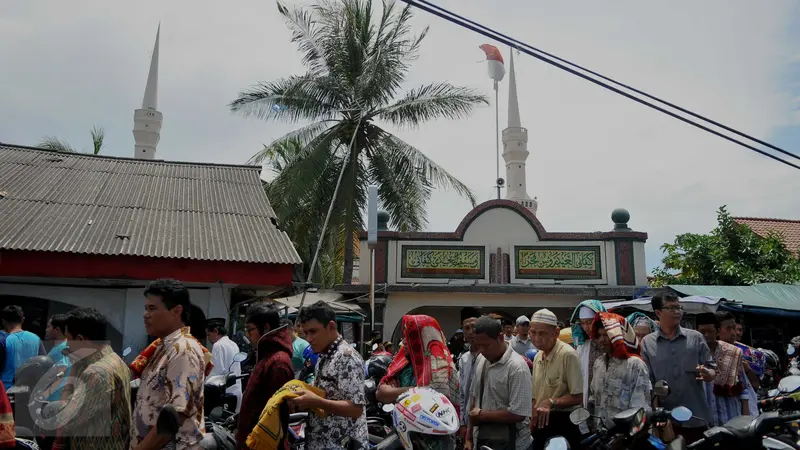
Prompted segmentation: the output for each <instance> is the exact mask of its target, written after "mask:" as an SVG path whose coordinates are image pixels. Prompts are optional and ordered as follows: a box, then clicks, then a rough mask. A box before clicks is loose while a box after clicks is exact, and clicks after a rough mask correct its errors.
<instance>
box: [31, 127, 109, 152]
mask: <svg viewBox="0 0 800 450" xmlns="http://www.w3.org/2000/svg"><path fill="white" fill-rule="evenodd" d="M91 134H92V149H93V151H94V154H95V155H99V154H100V151H101V150H102V149H103V139H104V138H105V131H103V128H102V127H100V128H98V127H96V126H94V127H92V131H91ZM39 147H41V148H46V149H48V150H55V151H57V152H64V153H78V151H77V150H75V149H74V148H73V147H72V146H71V145H69V143H68V142H67V141H63V140H61V139H59V138H57V137H53V136H45V137H44V138H43V139H42V141H41V142H39Z"/></svg>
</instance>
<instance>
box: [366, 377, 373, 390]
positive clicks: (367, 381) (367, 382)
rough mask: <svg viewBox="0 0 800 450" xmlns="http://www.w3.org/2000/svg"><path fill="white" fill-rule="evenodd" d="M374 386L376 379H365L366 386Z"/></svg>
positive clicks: (370, 387)
mask: <svg viewBox="0 0 800 450" xmlns="http://www.w3.org/2000/svg"><path fill="white" fill-rule="evenodd" d="M374 387H375V381H373V380H372V379H371V378H370V379H369V380H366V381H364V388H366V389H372V388H374Z"/></svg>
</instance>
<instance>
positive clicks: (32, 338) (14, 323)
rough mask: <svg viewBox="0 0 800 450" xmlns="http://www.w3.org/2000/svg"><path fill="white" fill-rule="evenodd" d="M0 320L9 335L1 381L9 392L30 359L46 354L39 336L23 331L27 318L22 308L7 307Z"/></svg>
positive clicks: (6, 340)
mask: <svg viewBox="0 0 800 450" xmlns="http://www.w3.org/2000/svg"><path fill="white" fill-rule="evenodd" d="M0 319H2V322H3V329H4V330H5V332H6V333H8V335H6V336H5V345H3V347H4V352H3V353H4V358H3V360H2V362H3V366H2V370H0V380H1V381H2V382H3V385H4V386H5V387H6V389H7V390H8V389H11V388H12V387H14V374H15V373H16V372H17V369H18V368H19V367H20V366H21V365H22V364H23V363H25V361H27V360H28V358H32V357H34V356H37V355H44V354H46V353H45V351H44V345H42V340H41V339H39V336H37V335H35V334H33V333H31V332H30V331H23V329H22V322H23V321H24V320H25V316H24V314H23V313H22V308H21V307H19V306H17V305H9V306H6V307H5V308H3V311H2V312H0Z"/></svg>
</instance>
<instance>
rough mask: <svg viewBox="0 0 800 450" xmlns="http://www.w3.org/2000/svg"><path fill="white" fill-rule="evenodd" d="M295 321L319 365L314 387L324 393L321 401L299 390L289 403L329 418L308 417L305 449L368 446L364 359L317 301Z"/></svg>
mask: <svg viewBox="0 0 800 450" xmlns="http://www.w3.org/2000/svg"><path fill="white" fill-rule="evenodd" d="M297 321H298V322H299V323H300V326H301V327H302V328H303V331H304V332H305V335H306V337H305V339H306V340H307V341H308V343H309V344H310V345H311V349H312V350H313V351H314V353H318V354H319V362H318V363H317V367H316V369H315V371H314V386H316V387H318V388H320V389H322V390H324V391H325V398H321V397H319V396H317V395H316V394H314V393H313V392H311V391H301V394H300V396H299V397H297V398H295V399H292V400H290V404H291V405H293V406H294V407H295V408H298V409H301V410H310V409H314V408H320V409H322V410H324V411H325V412H326V413H327V414H328V415H327V416H326V417H325V418H321V417H319V416H317V415H315V414H311V415H310V416H309V419H308V426H309V429H308V431H306V448H309V449H336V448H342V447H344V448H350V447H349V446H350V445H353V443H355V444H359V445H361V446H366V445H367V418H366V415H365V413H364V411H365V408H364V406H365V405H366V396H365V394H364V360H363V359H361V355H359V354H358V352H357V351H356V350H355V349H354V348H353V347H351V346H350V344H348V343H347V341H345V340H344V339H342V337H341V336H340V335H339V332H338V330H337V328H336V313H335V312H334V311H333V308H331V307H330V305H328V304H327V303H325V302H323V301H319V302H316V303H314V304H313V305H311V306H306V307H305V308H303V309H301V310H300V312H299V314H298V315H297Z"/></svg>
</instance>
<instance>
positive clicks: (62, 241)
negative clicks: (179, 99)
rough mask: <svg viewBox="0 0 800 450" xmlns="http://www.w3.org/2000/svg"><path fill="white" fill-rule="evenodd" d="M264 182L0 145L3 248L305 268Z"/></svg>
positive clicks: (186, 167)
mask: <svg viewBox="0 0 800 450" xmlns="http://www.w3.org/2000/svg"><path fill="white" fill-rule="evenodd" d="M259 174H260V168H259V167H255V166H233V165H221V164H199V163H183V162H169V161H160V160H140V159H130V158H116V157H107V156H94V155H86V154H68V153H56V152H52V151H49V150H42V149H36V148H30V147H19V146H12V145H7V144H2V143H0V250H32V251H50V252H70V253H83V254H96V255H135V256H151V257H161V258H178V259H194V260H210V261H238V262H251V263H278V264H299V263H300V262H301V260H300V257H299V255H298V254H297V251H296V250H295V248H294V246H293V245H292V242H291V241H290V239H289V237H288V236H287V235H286V233H285V232H283V231H281V230H279V229H278V228H277V227H276V226H275V212H274V211H273V210H272V207H271V206H270V204H269V200H268V199H267V195H266V193H265V192H264V189H263V188H262V184H261V180H260V178H259Z"/></svg>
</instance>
